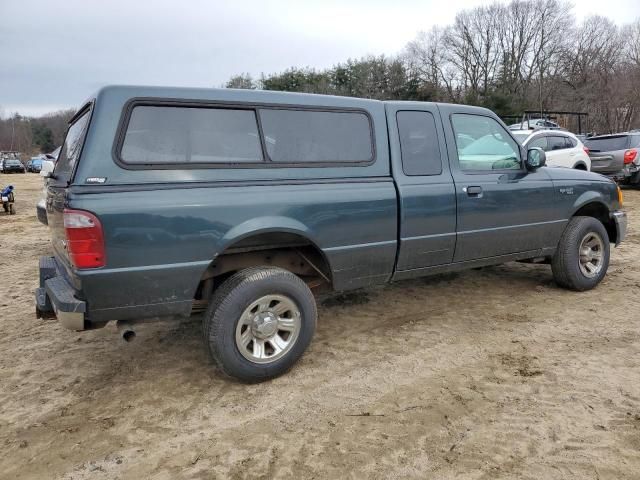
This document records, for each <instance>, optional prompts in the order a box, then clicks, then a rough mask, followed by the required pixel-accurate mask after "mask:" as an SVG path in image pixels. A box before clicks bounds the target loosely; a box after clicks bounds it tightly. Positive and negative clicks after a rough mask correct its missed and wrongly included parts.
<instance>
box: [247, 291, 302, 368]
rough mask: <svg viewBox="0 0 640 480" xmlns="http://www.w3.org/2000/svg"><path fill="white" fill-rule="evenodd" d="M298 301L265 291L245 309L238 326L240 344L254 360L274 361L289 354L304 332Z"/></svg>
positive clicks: (259, 361)
mask: <svg viewBox="0 0 640 480" xmlns="http://www.w3.org/2000/svg"><path fill="white" fill-rule="evenodd" d="M301 325H302V321H301V316H300V309H299V308H298V307H297V305H296V303H295V302H294V301H293V300H292V299H290V298H289V297H287V296H284V295H265V296H263V297H260V298H259V299H257V300H256V301H254V302H252V303H251V304H250V305H249V306H248V307H247V308H245V309H244V311H243V312H242V315H241V316H240V319H239V320H238V324H237V326H236V335H235V339H236V347H237V348H238V351H239V352H240V354H241V355H242V356H243V357H244V358H246V359H247V360H249V361H250V362H253V363H259V364H266V363H272V362H275V361H276V360H278V359H280V358H282V357H283V356H284V355H286V354H287V353H288V352H289V351H290V350H291V348H293V345H294V344H295V343H296V340H297V339H298V336H299V335H300V329H301Z"/></svg>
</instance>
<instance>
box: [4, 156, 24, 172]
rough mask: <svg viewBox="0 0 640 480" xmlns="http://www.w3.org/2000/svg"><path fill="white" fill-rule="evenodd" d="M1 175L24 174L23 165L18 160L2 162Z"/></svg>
mask: <svg viewBox="0 0 640 480" xmlns="http://www.w3.org/2000/svg"><path fill="white" fill-rule="evenodd" d="M2 173H25V168H24V165H23V164H22V162H21V161H20V160H15V159H11V158H10V159H6V160H2Z"/></svg>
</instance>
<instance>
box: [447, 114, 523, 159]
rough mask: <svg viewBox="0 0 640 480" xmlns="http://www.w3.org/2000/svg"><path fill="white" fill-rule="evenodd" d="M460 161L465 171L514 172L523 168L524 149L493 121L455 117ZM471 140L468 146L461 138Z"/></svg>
mask: <svg viewBox="0 0 640 480" xmlns="http://www.w3.org/2000/svg"><path fill="white" fill-rule="evenodd" d="M451 123H452V125H453V130H454V134H455V137H456V147H457V149H458V162H459V164H460V168H461V169H462V170H464V171H494V170H514V169H520V168H521V162H520V148H519V146H518V143H517V142H516V141H515V140H514V139H513V138H511V136H510V135H509V134H508V133H507V132H506V130H505V129H504V128H503V127H502V126H501V125H500V124H499V123H498V122H497V121H496V120H494V119H493V118H491V117H485V116H482V115H471V114H462V113H458V114H454V115H452V116H451ZM467 137H469V138H471V139H472V140H471V141H470V142H469V143H467V142H465V143H466V145H465V143H462V142H460V141H458V139H459V138H467Z"/></svg>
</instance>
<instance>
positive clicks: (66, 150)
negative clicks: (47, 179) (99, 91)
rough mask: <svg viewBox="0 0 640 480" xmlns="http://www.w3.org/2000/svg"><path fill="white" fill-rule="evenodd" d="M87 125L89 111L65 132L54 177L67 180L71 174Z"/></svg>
mask: <svg viewBox="0 0 640 480" xmlns="http://www.w3.org/2000/svg"><path fill="white" fill-rule="evenodd" d="M87 123H89V110H87V111H86V112H85V113H84V114H82V115H81V116H80V117H79V118H78V119H77V120H76V121H75V122H73V124H72V125H71V126H70V127H69V129H68V130H67V135H66V137H65V139H64V144H63V145H62V150H60V156H59V157H58V161H57V162H56V165H55V168H54V175H55V176H56V177H59V178H61V179H68V178H69V177H70V176H71V172H73V167H74V166H75V164H76V162H77V161H78V157H79V156H80V151H81V150H82V144H83V143H84V134H85V132H86V129H87Z"/></svg>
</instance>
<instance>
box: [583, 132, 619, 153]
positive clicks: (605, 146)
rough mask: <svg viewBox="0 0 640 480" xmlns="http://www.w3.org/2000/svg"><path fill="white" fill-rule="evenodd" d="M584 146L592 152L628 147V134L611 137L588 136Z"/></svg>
mask: <svg viewBox="0 0 640 480" xmlns="http://www.w3.org/2000/svg"><path fill="white" fill-rule="evenodd" d="M584 146H585V147H587V148H588V149H589V150H591V151H592V152H612V151H616V150H625V149H626V148H629V136H628V135H618V136H612V137H600V138H588V139H586V140H585V141H584Z"/></svg>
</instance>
